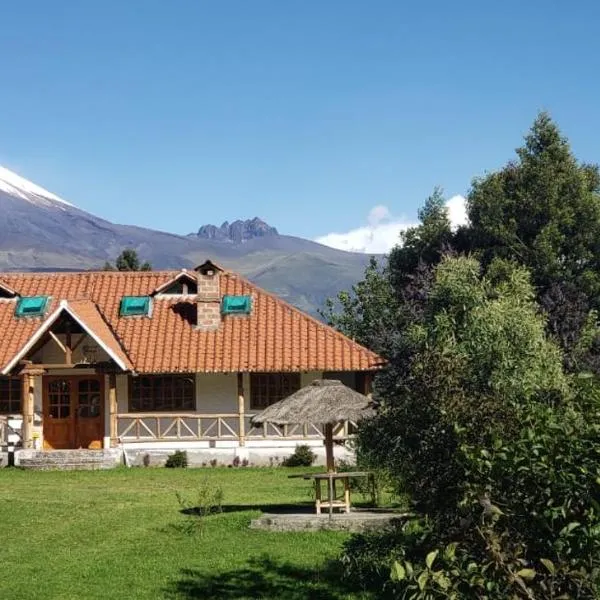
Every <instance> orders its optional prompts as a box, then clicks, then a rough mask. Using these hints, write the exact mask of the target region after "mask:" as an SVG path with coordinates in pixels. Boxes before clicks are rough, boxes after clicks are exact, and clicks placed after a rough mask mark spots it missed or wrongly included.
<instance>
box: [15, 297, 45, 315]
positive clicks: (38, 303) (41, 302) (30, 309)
mask: <svg viewBox="0 0 600 600" xmlns="http://www.w3.org/2000/svg"><path fill="white" fill-rule="evenodd" d="M48 300H50V297H49V296H26V297H25V298H20V299H19V301H18V302H17V308H16V309H15V316H16V317H41V316H42V315H44V313H45V312H46V308H47V307H48Z"/></svg>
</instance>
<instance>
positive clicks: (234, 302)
mask: <svg viewBox="0 0 600 600" xmlns="http://www.w3.org/2000/svg"><path fill="white" fill-rule="evenodd" d="M251 310H252V298H251V297H250V296H223V302H222V304H221V312H222V313H223V314H224V315H249V314H250V311H251Z"/></svg>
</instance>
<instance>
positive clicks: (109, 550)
mask: <svg viewBox="0 0 600 600" xmlns="http://www.w3.org/2000/svg"><path fill="white" fill-rule="evenodd" d="M289 473H290V470H289V469H195V470H192V469H190V470H182V469H129V470H126V469H117V470H113V471H100V472H98V471H96V472H33V471H21V470H16V469H0V515H1V520H2V539H1V541H0V572H1V576H0V598H2V599H4V598H6V599H9V598H10V599H12V600H16V599H21V598H22V599H27V600H30V599H36V598H43V599H44V600H50V599H59V598H60V599H71V598H77V599H85V600H92V599H95V598H98V599H102V600H107V599H113V598H115V599H117V598H118V599H129V598H148V599H155V598H168V599H175V598H204V599H211V598H215V599H216V598H219V599H228V598H285V599H290V600H305V599H306V600H308V599H331V600H334V599H341V598H356V597H358V596H352V595H349V593H348V592H344V591H343V590H342V589H341V587H340V585H339V584H338V583H337V581H336V577H335V574H334V573H335V572H334V571H333V572H332V569H331V568H326V565H327V562H328V561H330V560H331V559H334V558H335V557H336V555H337V553H338V552H339V549H340V546H341V544H342V542H343V541H344V540H345V539H346V535H345V534H343V533H338V532H319V533H295V534H290V533H270V532H263V531H254V530H250V529H249V528H248V524H249V522H250V519H251V518H253V517H255V516H258V515H259V514H260V507H261V506H264V507H265V509H267V508H268V505H269V504H288V503H296V502H308V501H310V499H311V498H310V491H309V484H308V482H306V481H304V480H302V479H288V477H287V475H288V474H289ZM206 481H210V482H211V483H213V484H215V485H218V486H220V487H221V488H222V490H223V493H224V499H223V506H224V512H223V513H221V514H216V515H212V516H209V517H205V518H204V523H205V525H204V528H203V530H202V531H201V532H198V531H196V532H190V531H189V529H186V527H185V524H186V523H187V522H189V521H190V520H191V519H193V517H189V516H187V517H186V516H185V515H183V514H181V512H180V505H179V503H178V501H177V497H176V492H180V493H181V494H184V495H185V496H186V497H188V498H190V499H191V498H194V496H195V493H194V490H197V489H198V488H199V487H200V486H201V484H202V482H206Z"/></svg>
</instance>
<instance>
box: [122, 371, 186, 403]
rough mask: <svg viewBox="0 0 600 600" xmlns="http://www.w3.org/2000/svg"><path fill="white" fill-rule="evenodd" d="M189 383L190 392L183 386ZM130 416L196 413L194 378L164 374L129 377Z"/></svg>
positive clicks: (176, 374)
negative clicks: (132, 414)
mask: <svg viewBox="0 0 600 600" xmlns="http://www.w3.org/2000/svg"><path fill="white" fill-rule="evenodd" d="M190 380H191V388H190V387H189V386H186V385H185V383H186V382H188V383H189V381H190ZM178 382H179V383H178ZM129 412H132V413H136V412H139V413H146V412H148V413H149V412H152V413H161V412H164V413H168V412H196V376H195V374H193V373H191V374H180V373H174V374H169V373H165V374H162V375H139V376H137V377H130V378H129Z"/></svg>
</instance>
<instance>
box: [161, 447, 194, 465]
mask: <svg viewBox="0 0 600 600" xmlns="http://www.w3.org/2000/svg"><path fill="white" fill-rule="evenodd" d="M187 466H188V457H187V452H186V451H185V450H175V452H173V454H171V455H169V456H168V457H167V461H166V462H165V467H166V468H167V469H185V468H186V467H187Z"/></svg>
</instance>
